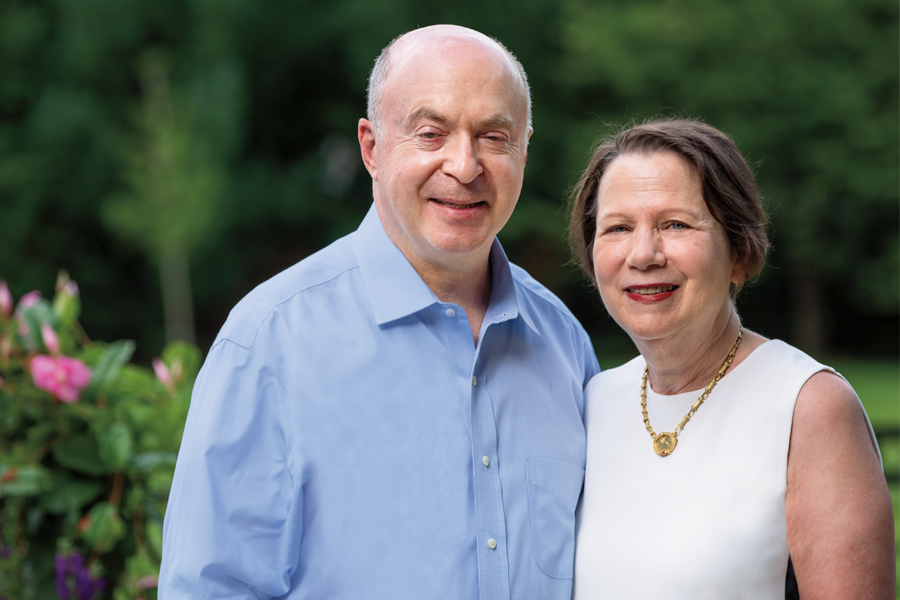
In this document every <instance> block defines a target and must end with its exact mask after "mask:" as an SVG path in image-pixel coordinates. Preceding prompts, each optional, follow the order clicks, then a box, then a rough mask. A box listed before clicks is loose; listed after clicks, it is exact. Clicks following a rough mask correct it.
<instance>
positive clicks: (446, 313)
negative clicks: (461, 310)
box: [444, 308, 456, 317]
mask: <svg viewBox="0 0 900 600" xmlns="http://www.w3.org/2000/svg"><path fill="white" fill-rule="evenodd" d="M444 314H445V315H447V316H448V317H452V316H453V315H455V314H456V311H455V310H454V309H452V308H448V309H447V310H445V311H444Z"/></svg>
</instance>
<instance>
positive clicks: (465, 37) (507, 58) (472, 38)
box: [366, 25, 531, 131]
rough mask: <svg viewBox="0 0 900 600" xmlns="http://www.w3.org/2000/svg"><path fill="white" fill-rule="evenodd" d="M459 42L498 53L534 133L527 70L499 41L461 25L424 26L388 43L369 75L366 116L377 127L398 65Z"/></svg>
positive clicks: (529, 126)
mask: <svg viewBox="0 0 900 600" xmlns="http://www.w3.org/2000/svg"><path fill="white" fill-rule="evenodd" d="M451 42H453V43H457V44H464V45H470V46H474V47H478V46H480V47H481V48H482V49H484V50H487V51H489V52H496V53H497V54H498V56H499V57H500V58H501V60H502V61H503V62H504V63H505V64H506V66H507V67H508V69H509V72H510V76H511V77H512V78H513V80H514V81H515V82H516V86H517V87H518V88H519V90H520V93H521V95H522V98H523V100H524V101H525V103H526V106H527V119H528V130H529V131H530V130H531V89H530V87H529V86H528V77H527V76H526V75H525V69H524V68H523V67H522V63H520V62H519V61H518V60H517V59H516V57H515V56H513V54H512V53H511V52H510V51H509V50H507V49H506V47H505V46H504V45H503V44H501V43H500V42H498V41H497V40H495V39H493V38H490V37H488V36H486V35H484V34H483V33H480V32H478V31H475V30H474V29H469V28H467V27H460V26H458V25H432V26H430V27H422V28H420V29H415V30H413V31H410V32H408V33H405V34H403V35H401V36H399V37H397V38H395V39H394V40H393V41H392V42H391V43H390V44H388V45H387V46H386V47H385V48H384V50H382V51H381V54H380V55H379V56H378V58H377V59H376V60H375V66H374V67H373V68H372V73H371V75H370V76H369V87H368V90H367V100H368V106H367V111H366V116H367V118H368V120H369V121H371V122H372V123H373V124H375V125H376V127H377V125H378V123H379V120H380V118H381V110H382V99H383V96H384V87H385V84H386V83H387V82H388V78H389V76H390V74H391V71H392V70H393V68H394V67H395V66H396V64H397V63H398V62H401V61H403V60H407V59H410V58H412V57H414V56H416V55H418V54H420V53H422V52H430V51H432V50H433V49H434V48H436V47H439V46H440V45H442V44H446V43H451Z"/></svg>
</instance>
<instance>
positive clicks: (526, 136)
mask: <svg viewBox="0 0 900 600" xmlns="http://www.w3.org/2000/svg"><path fill="white" fill-rule="evenodd" d="M532 133H534V128H533V127H529V128H528V131H527V132H526V133H525V164H528V142H530V141H531V134H532Z"/></svg>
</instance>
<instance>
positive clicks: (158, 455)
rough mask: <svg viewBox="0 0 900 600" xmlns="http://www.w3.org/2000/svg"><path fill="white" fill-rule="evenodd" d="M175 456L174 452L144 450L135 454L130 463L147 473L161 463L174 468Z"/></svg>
mask: <svg viewBox="0 0 900 600" xmlns="http://www.w3.org/2000/svg"><path fill="white" fill-rule="evenodd" d="M175 457H176V455H175V453H174V452H144V453H143V454H135V455H134V457H133V458H132V459H131V464H133V465H134V466H135V467H137V468H138V470H139V471H141V472H142V473H149V472H150V471H152V470H153V469H155V468H157V467H159V466H161V465H164V466H167V467H172V468H174V467H175Z"/></svg>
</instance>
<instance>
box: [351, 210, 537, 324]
mask: <svg viewBox="0 0 900 600" xmlns="http://www.w3.org/2000/svg"><path fill="white" fill-rule="evenodd" d="M353 246H354V250H355V252H356V259H357V261H358V262H359V269H360V272H361V274H362V277H363V281H365V282H366V289H368V291H369V296H370V297H371V299H372V310H373V311H374V312H375V321H376V322H377V323H378V324H379V325H383V324H385V323H388V322H390V321H394V320H396V319H400V318H402V317H405V316H407V315H411V314H413V313H415V312H418V311H420V310H422V309H423V308H426V307H428V306H431V305H432V304H434V303H436V302H440V299H439V298H438V297H437V296H436V295H435V294H434V292H432V291H431V289H430V288H429V287H428V286H427V285H426V284H425V281H424V280H423V279H422V277H421V276H419V274H418V273H417V272H416V270H415V269H414V268H413V266H412V265H411V264H410V263H409V261H408V260H407V259H406V256H404V255H403V253H402V252H401V251H400V249H399V248H397V246H395V245H394V242H392V241H391V238H389V237H388V235H387V232H385V230H384V226H383V225H382V223H381V219H380V218H379V216H378V211H377V210H376V208H375V204H374V203H373V204H372V206H371V207H370V208H369V212H368V213H366V217H365V219H363V221H362V223H361V224H360V226H359V229H357V230H356V233H355V235H354V236H353ZM491 265H492V267H493V269H492V273H493V279H492V282H491V301H490V303H489V305H488V310H487V313H486V314H485V320H486V321H493V322H496V323H499V322H502V321H508V320H510V319H515V318H516V317H518V316H519V315H520V314H521V315H522V318H523V320H524V321H525V323H526V324H527V325H528V326H529V327H530V328H531V329H532V330H534V332H535V333H537V332H538V331H537V328H536V327H535V326H534V322H533V321H532V319H531V317H530V316H529V315H528V313H527V312H526V311H523V310H521V309H520V304H519V300H518V297H517V294H516V284H515V280H514V279H513V274H512V270H511V268H510V264H509V259H507V258H506V253H505V252H504V251H503V248H502V247H501V246H500V242H499V241H498V240H497V239H496V238H494V242H493V244H492V245H491Z"/></svg>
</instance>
